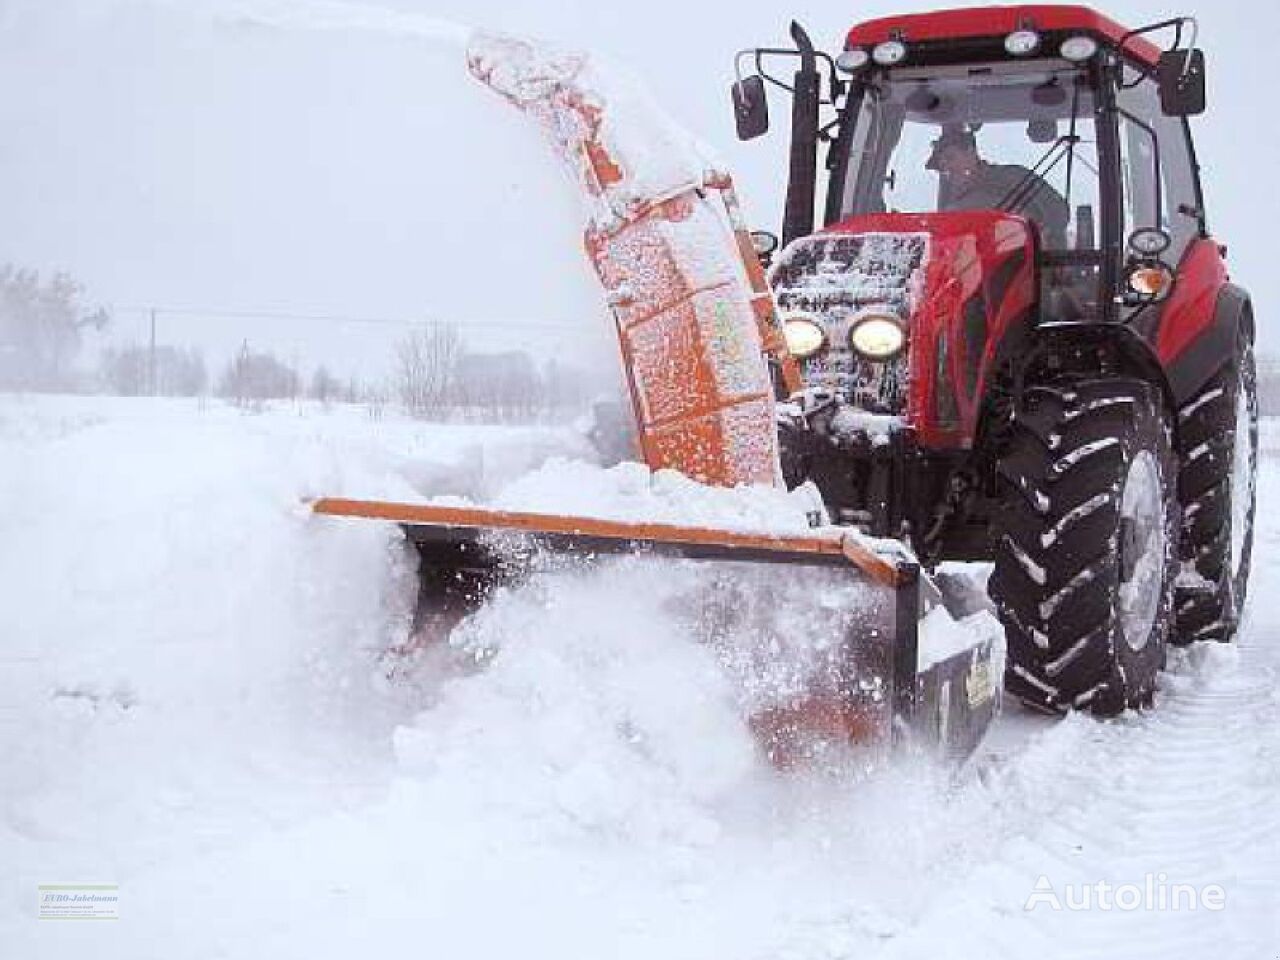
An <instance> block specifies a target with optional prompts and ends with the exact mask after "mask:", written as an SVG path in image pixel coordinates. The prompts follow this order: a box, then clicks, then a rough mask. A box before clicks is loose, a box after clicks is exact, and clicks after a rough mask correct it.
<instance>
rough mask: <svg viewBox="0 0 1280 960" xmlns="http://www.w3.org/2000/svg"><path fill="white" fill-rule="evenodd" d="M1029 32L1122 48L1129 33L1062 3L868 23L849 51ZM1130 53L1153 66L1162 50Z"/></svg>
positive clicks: (1141, 45) (1142, 45)
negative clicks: (1062, 33)
mask: <svg viewBox="0 0 1280 960" xmlns="http://www.w3.org/2000/svg"><path fill="white" fill-rule="evenodd" d="M1026 27H1029V28H1031V29H1033V30H1039V31H1058V30H1066V31H1079V32H1080V33H1090V34H1093V35H1095V36H1097V37H1099V38H1101V39H1103V40H1105V41H1108V42H1110V43H1111V44H1113V45H1115V44H1119V43H1120V41H1121V40H1122V39H1123V38H1124V35H1125V34H1126V33H1128V32H1129V31H1128V30H1127V29H1126V28H1125V27H1122V26H1121V25H1120V24H1118V23H1116V22H1115V21H1114V20H1112V19H1110V18H1109V17H1104V16H1103V15H1102V14H1100V13H1098V12H1097V11H1095V10H1091V9H1090V8H1089V7H1082V6H1064V5H1059V4H1053V5H1031V6H1017V7H970V8H967V9H961V10H937V11H934V12H933V13H913V14H902V15H899V16H893V17H881V18H880V19H878V20H868V21H866V22H865V23H860V24H858V25H857V26H855V27H854V28H853V29H852V30H850V31H849V37H848V39H847V41H846V46H848V47H863V46H865V47H871V46H875V45H876V44H877V43H881V42H883V41H885V40H889V39H891V38H892V37H894V36H897V37H898V38H899V39H901V40H903V41H904V42H906V43H907V44H910V43H911V41H912V40H953V39H960V38H965V37H1001V36H1004V35H1005V34H1008V33H1012V32H1013V31H1014V30H1019V29H1022V28H1026ZM1125 50H1126V52H1128V53H1130V54H1132V55H1133V56H1135V57H1137V58H1138V59H1139V60H1143V61H1145V62H1146V63H1148V64H1150V65H1152V66H1154V65H1155V63H1156V61H1157V60H1159V59H1160V48H1159V47H1157V46H1156V45H1155V44H1153V43H1152V42H1151V41H1150V40H1147V39H1146V38H1145V37H1133V38H1132V39H1130V40H1129V42H1128V43H1126V44H1125Z"/></svg>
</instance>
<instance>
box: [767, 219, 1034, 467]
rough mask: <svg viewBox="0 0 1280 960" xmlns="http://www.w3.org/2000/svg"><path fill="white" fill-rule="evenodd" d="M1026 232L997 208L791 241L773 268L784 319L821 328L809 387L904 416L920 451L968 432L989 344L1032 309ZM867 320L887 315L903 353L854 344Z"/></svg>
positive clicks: (858, 223)
mask: <svg viewBox="0 0 1280 960" xmlns="http://www.w3.org/2000/svg"><path fill="white" fill-rule="evenodd" d="M1034 265H1035V234H1034V231H1033V230H1032V228H1031V227H1030V225H1029V224H1028V222H1027V221H1026V220H1025V219H1024V218H1022V217H1018V216H1013V215H1010V214H1004V213H998V212H994V211H985V210H984V211H963V212H953V213H928V214H899V213H891V214H873V215H866V216H858V217H851V218H849V219H848V220H844V221H841V222H840V223H837V224H834V225H832V226H831V227H828V228H827V229H826V230H823V231H821V232H819V233H815V234H812V235H810V236H807V237H803V238H801V239H799V240H796V241H795V242H794V243H791V244H790V245H788V246H787V248H786V249H785V250H784V251H783V252H782V254H781V255H780V257H779V258H778V261H777V262H776V263H775V264H774V266H773V269H772V270H771V272H770V282H771V283H772V285H773V288H774V294H775V297H776V299H777V302H778V307H779V309H780V311H781V314H782V317H783V319H784V321H785V320H786V319H788V318H793V317H797V316H800V317H806V318H809V319H812V320H815V321H816V322H817V323H819V324H820V325H821V327H822V328H823V330H824V332H825V334H826V340H825V344H824V346H823V348H822V349H821V350H819V351H818V352H817V353H815V354H814V355H813V356H811V357H809V358H808V359H806V360H805V361H803V363H802V371H803V376H804V382H805V387H806V389H817V390H824V391H830V392H831V393H833V394H834V395H835V396H836V397H838V398H839V399H840V400H841V401H843V402H845V403H849V404H851V405H853V406H854V407H855V408H857V409H860V410H863V411H866V412H867V413H871V414H887V415H893V416H898V417H902V418H904V419H905V421H906V422H907V423H908V424H909V425H910V426H912V427H913V428H914V429H915V430H916V432H917V435H918V436H919V439H920V441H921V443H923V444H924V445H926V446H955V445H965V444H967V442H968V438H970V437H972V436H973V435H974V427H975V426H976V422H977V416H978V409H979V407H980V405H981V401H982V396H983V391H984V388H985V386H986V382H987V379H988V375H989V372H990V370H991V367H992V364H993V363H994V362H995V360H996V347H997V345H999V344H1002V343H1005V342H1006V336H1005V335H1006V333H1008V332H1009V329H1010V327H1011V326H1013V325H1016V324H1025V323H1027V322H1029V319H1030V315H1031V311H1032V309H1033V308H1034V306H1035V299H1036V284H1035V271H1034ZM868 316H892V317H896V318H897V319H898V321H899V322H900V323H902V324H903V325H904V327H905V329H906V333H907V336H906V343H905V346H904V347H903V349H902V350H901V352H899V353H898V354H897V355H895V356H893V357H891V358H889V359H885V360H871V359H868V358H867V357H866V356H863V355H862V354H860V353H859V352H858V351H857V350H856V349H855V348H854V347H853V346H852V343H851V334H852V332H853V330H854V328H855V327H857V326H858V325H859V323H861V322H863V321H864V319H865V318H867V317H868Z"/></svg>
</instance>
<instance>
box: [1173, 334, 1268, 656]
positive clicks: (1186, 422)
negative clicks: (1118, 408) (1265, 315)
mask: <svg viewBox="0 0 1280 960" xmlns="http://www.w3.org/2000/svg"><path fill="white" fill-rule="evenodd" d="M1178 428H1179V429H1178V445H1179V455H1180V460H1181V464H1182V467H1181V472H1180V473H1179V476H1178V493H1179V499H1180V500H1181V501H1182V504H1183V513H1182V564H1183V570H1182V575H1181V576H1180V577H1179V578H1178V594H1177V601H1176V608H1177V631H1176V635H1175V642H1178V643H1191V642H1192V641H1195V640H1218V641H1230V640H1232V639H1234V638H1235V633H1236V629H1237V627H1238V626H1239V624H1240V616H1241V614H1242V613H1243V612H1244V602H1245V595H1246V591H1247V587H1248V584H1249V565H1250V560H1251V558H1252V554H1253V517H1254V506H1255V503H1254V501H1255V475H1256V472H1257V467H1258V391H1257V380H1256V372H1255V368H1254V360H1253V344H1252V343H1250V342H1249V340H1248V338H1247V335H1246V334H1244V333H1242V334H1241V337H1240V342H1239V344H1238V345H1237V349H1236V354H1235V356H1234V357H1233V358H1232V360H1231V362H1230V363H1228V364H1227V365H1226V366H1225V367H1224V368H1223V369H1222V370H1221V371H1220V372H1219V373H1218V375H1217V376H1215V377H1214V378H1213V379H1212V380H1210V381H1209V383H1208V384H1206V385H1205V387H1204V389H1203V390H1201V391H1200V392H1199V393H1198V394H1197V395H1196V396H1195V397H1194V398H1193V399H1192V400H1191V401H1190V402H1188V403H1187V404H1185V405H1184V406H1183V408H1182V409H1181V410H1180V411H1179V412H1178Z"/></svg>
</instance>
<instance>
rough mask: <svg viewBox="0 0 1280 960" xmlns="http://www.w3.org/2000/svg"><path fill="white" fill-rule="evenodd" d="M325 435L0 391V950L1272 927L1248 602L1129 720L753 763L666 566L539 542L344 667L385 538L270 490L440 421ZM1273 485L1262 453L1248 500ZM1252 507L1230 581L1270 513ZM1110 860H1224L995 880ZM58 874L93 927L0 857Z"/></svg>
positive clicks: (384, 479)
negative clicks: (937, 753) (1238, 634)
mask: <svg viewBox="0 0 1280 960" xmlns="http://www.w3.org/2000/svg"><path fill="white" fill-rule="evenodd" d="M354 426H355V424H348V425H346V426H343V425H341V423H339V424H334V423H332V422H331V421H328V420H326V418H323V417H319V416H298V415H297V413H296V412H285V411H276V412H274V413H269V414H264V415H262V416H256V417H254V416H250V417H246V416H242V415H240V414H239V413H236V412H234V411H226V410H219V409H217V408H214V409H211V410H208V411H203V412H202V411H200V410H198V409H197V408H195V407H194V406H193V405H192V406H184V405H179V404H175V405H166V404H155V403H152V402H149V401H141V402H139V403H136V404H130V403H124V404H92V403H90V404H86V403H84V402H81V401H75V402H67V401H57V400H46V399H42V400H39V401H15V400H12V399H5V400H3V401H2V402H0V457H2V458H3V462H4V464H5V469H4V470H3V471H0V534H2V535H3V538H4V543H5V546H6V549H5V550H4V551H2V552H0V590H3V591H4V594H3V596H2V597H0V599H2V600H3V609H5V610H6V611H18V612H19V614H20V616H18V617H13V616H10V617H9V618H8V619H6V620H5V622H4V627H5V641H6V642H5V645H4V647H3V649H2V650H0V656H3V657H4V658H5V659H4V662H3V664H2V666H3V669H0V738H2V740H0V748H2V749H0V764H2V765H3V766H2V767H0V862H3V863H4V864H5V865H6V868H7V869H6V872H5V875H4V877H3V878H2V879H0V943H3V944H4V946H5V948H6V951H7V953H12V954H13V955H15V956H19V955H21V956H41V957H73V956H84V955H89V954H91V955H94V956H101V957H108V958H112V957H120V958H136V957H139V956H159V955H163V956H166V957H176V958H188V957H189V958H205V957H210V958H212V957H259V956H269V955H274V954H279V955H284V956H310V957H349V956H351V955H353V954H357V955H377V956H399V955H403V954H406V953H409V952H419V953H420V952H422V951H423V950H429V951H434V952H442V953H451V954H459V955H466V956H479V957H489V956H506V955H511V954H515V953H519V954H520V955H521V956H527V957H533V958H539V957H560V958H563V957H565V956H595V955H600V954H605V955H608V956H611V957H618V958H620V960H632V958H635V960H653V958H654V957H666V956H681V957H690V958H695V957H713V956H715V957H720V956H726V955H728V956H736V957H747V958H756V957H759V958H765V957H779V956H782V957H796V958H809V957H824V958H833V960H838V958H844V957H855V956H856V957H866V956H894V957H935V956H938V955H939V954H943V953H947V952H948V951H950V952H952V953H955V954H957V955H965V956H970V955H979V954H981V955H983V956H994V957H1009V958H1015V957H1016V958H1023V957H1025V956H1026V953H1027V950H1028V949H1030V948H1032V947H1034V948H1035V949H1036V950H1038V951H1040V953H1041V954H1042V955H1044V956H1046V957H1057V956H1062V957H1067V956H1078V955H1080V954H1081V952H1086V951H1085V948H1088V947H1094V948H1096V947H1098V946H1099V945H1100V944H1101V945H1105V947H1106V949H1110V945H1112V944H1115V943H1131V942H1136V941H1135V938H1137V942H1143V943H1146V944H1148V946H1149V947H1150V949H1151V951H1152V952H1153V953H1158V954H1159V955H1160V956H1163V957H1179V956H1195V955H1201V954H1203V952H1204V950H1205V949H1208V948H1210V947H1213V948H1216V949H1218V950H1219V951H1220V952H1221V951H1222V950H1225V951H1226V952H1227V953H1230V954H1232V955H1241V956H1243V955H1254V954H1256V953H1259V952H1260V950H1261V949H1263V948H1264V947H1265V946H1266V945H1268V944H1271V943H1273V941H1274V938H1273V937H1272V936H1271V933H1270V931H1271V929H1272V928H1273V920H1274V902H1273V901H1274V895H1273V893H1274V882H1275V862H1276V854H1277V853H1278V852H1280V844H1278V840H1280V821H1277V810H1278V809H1280V808H1278V807H1277V805H1276V804H1275V803H1274V797H1275V795H1276V789H1277V783H1276V777H1275V764H1274V762H1273V761H1274V756H1275V753H1276V749H1277V742H1276V731H1277V729H1280V728H1278V727H1277V725H1276V711H1277V706H1278V704H1277V701H1276V697H1275V693H1274V689H1273V676H1274V672H1275V651H1276V650H1277V649H1280V647H1277V645H1276V643H1275V642H1274V640H1275V638H1274V637H1272V636H1271V635H1270V634H1271V633H1272V632H1274V631H1273V630H1272V629H1271V628H1270V627H1269V626H1268V625H1267V621H1266V618H1265V617H1261V618H1255V621H1254V624H1253V626H1252V627H1251V628H1250V629H1251V630H1252V631H1253V632H1252V633H1251V634H1250V636H1248V637H1246V642H1245V644H1244V645H1243V646H1242V647H1241V648H1240V649H1239V650H1228V649H1224V648H1217V647H1210V648H1197V649H1196V650H1194V651H1192V652H1191V653H1189V654H1185V655H1176V656H1174V657H1172V658H1171V669H1172V671H1173V672H1172V673H1171V674H1169V675H1166V677H1165V678H1164V680H1163V681H1162V691H1161V704H1160V710H1159V711H1158V712H1156V713H1154V714H1150V715H1144V716H1126V717H1123V718H1120V719H1118V720H1116V721H1113V722H1109V723H1097V722H1094V721H1091V720H1089V719H1088V718H1084V717H1071V718H1068V719H1067V720H1065V721H1063V722H1056V721H1053V720H1050V719H1048V718H1043V717H1038V716H1033V715H1029V714H1025V713H1021V712H1019V711H1017V710H1016V708H1015V709H1014V710H1013V711H1012V712H1011V714H1010V716H1008V717H1007V718H1006V719H1005V720H1004V722H1003V723H1002V725H1001V726H1000V727H999V729H998V730H997V731H996V736H995V738H994V739H993V741H992V742H991V743H990V744H989V746H988V747H987V748H985V749H984V752H983V753H982V755H981V756H979V757H978V758H976V759H975V760H974V761H973V764H972V766H971V767H970V768H969V770H967V771H961V772H960V773H959V774H958V775H957V774H955V773H954V772H950V771H947V772H940V771H937V770H934V769H932V768H929V767H923V768H921V767H916V766H914V765H912V764H910V763H906V764H903V765H899V766H896V767H895V768H893V769H890V770H888V771H884V772H883V773H882V774H881V775H879V776H877V777H876V778H874V779H872V780H870V781H862V782H859V780H858V778H857V776H856V775H854V774H852V773H849V772H846V773H844V774H837V775H834V776H827V777H812V776H808V775H803V774H802V775H791V776H786V777H782V776H779V775H778V774H776V773H775V772H774V771H772V770H771V769H770V768H769V767H768V766H767V765H766V764H763V763H762V762H761V761H760V760H759V758H758V756H757V755H756V752H755V747H754V743H753V741H752V740H751V738H750V736H749V733H748V731H747V730H746V728H745V726H744V724H743V723H742V720H741V717H742V709H743V702H744V701H743V697H742V694H741V692H740V687H739V684H738V675H737V674H735V672H734V664H733V662H732V660H731V658H729V659H726V657H725V655H724V651H725V650H729V651H732V650H733V649H734V647H733V646H732V644H730V645H729V646H727V647H717V646H716V645H715V644H699V643H695V642H692V639H691V638H692V637H693V636H695V635H697V629H696V628H697V626H698V619H697V617H696V616H694V614H696V612H697V611H696V610H691V609H690V608H689V607H688V606H687V605H686V604H683V603H682V600H683V598H685V597H686V596H688V595H690V594H691V593H693V592H695V588H697V587H698V586H700V584H699V583H698V581H697V577H696V575H695V574H693V573H692V572H691V568H689V567H676V568H671V567H669V566H657V565H649V564H646V563H645V562H643V561H639V560H628V561H625V562H619V563H613V564H605V565H601V566H600V567H598V568H597V569H596V570H594V571H592V572H588V571H575V570H572V569H570V570H566V571H564V572H563V573H562V574H560V575H558V576H557V577H555V578H550V579H548V580H546V581H545V582H544V584H543V586H542V587H541V588H539V589H529V590H513V591H509V592H507V593H504V594H503V595H502V596H501V597H500V598H498V600H497V602H495V603H494V604H493V605H491V606H490V607H489V608H488V609H486V611H485V613H484V614H483V615H482V616H480V617H477V618H475V619H474V620H473V621H472V622H471V623H470V624H468V625H467V626H466V627H465V628H464V630H463V634H462V637H461V638H460V642H459V644H458V645H457V651H458V652H459V653H460V654H464V655H465V657H464V658H462V662H461V663H459V664H456V665H455V666H456V670H455V671H454V672H449V673H446V672H439V673H434V674H432V675H431V676H429V677H419V678H418V679H419V681H420V685H418V686H415V685H412V684H410V685H395V686H390V687H388V686H387V685H386V684H384V683H381V682H374V681H379V680H380V678H381V675H382V674H381V670H380V669H379V666H378V663H377V657H376V653H375V650H374V649H373V648H374V647H375V646H377V645H379V644H381V643H383V642H385V641H386V639H387V638H388V637H389V636H394V637H398V636H401V634H399V632H398V631H399V629H400V628H401V627H402V626H403V620H404V617H405V616H406V613H407V605H408V602H409V597H410V596H411V593H412V585H411V583H410V582H409V579H411V571H410V570H408V569H406V567H405V564H404V559H405V558H404V555H403V552H401V551H399V550H398V549H397V548H393V544H394V540H395V537H394V534H393V533H392V532H391V531H390V530H387V529H386V528H381V527H379V526H378V525H376V524H356V523H339V522H332V523H330V522H315V521H314V520H312V519H309V518H307V517H306V516H305V514H303V513H302V512H300V511H299V509H298V504H297V497H298V496H299V495H301V494H302V493H306V492H311V491H312V490H313V488H316V487H320V486H328V484H329V483H330V482H332V481H341V482H343V483H364V482H367V483H372V484H377V483H383V484H386V485H387V487H388V488H389V489H390V488H394V487H396V486H397V485H399V484H401V483H403V482H404V481H403V480H402V479H401V478H400V477H399V476H398V475H397V474H396V472H395V471H394V470H386V465H387V463H389V462H393V461H394V460H395V459H396V457H398V456H400V455H401V454H402V453H403V452H404V450H405V449H407V448H409V447H410V446H416V447H417V449H418V451H419V456H420V457H421V458H422V459H430V458H431V455H432V451H433V450H435V451H436V452H437V453H440V454H441V455H448V453H449V451H450V450H454V449H457V447H458V444H459V443H460V441H459V440H458V439H457V438H456V437H451V435H450V431H449V430H447V429H445V430H437V429H434V428H423V427H420V426H419V427H413V428H411V429H407V430H406V432H405V434H404V435H400V436H397V434H398V433H399V431H398V429H391V428H389V427H383V426H378V427H372V428H371V427H369V426H368V425H367V424H365V423H363V422H362V421H361V422H360V426H361V428H362V430H361V431H360V433H361V435H362V436H363V437H364V441H363V442H361V441H358V440H357V439H356V438H355V436H354V435H348V427H354ZM477 432H487V431H477ZM354 433H355V431H354V430H352V434H354ZM499 433H501V431H499ZM371 434H372V436H371ZM410 434H411V435H412V436H413V437H414V438H415V439H414V442H413V443H412V444H409V443H406V442H405V438H406V437H407V436H408V435H410ZM476 439H478V438H476ZM384 445H385V447H384ZM380 447H384V449H391V450H392V453H394V454H395V456H392V457H389V458H386V459H381V458H380V455H378V454H377V451H378V449H379V448H380ZM1263 449H1264V450H1273V449H1274V445H1272V446H1266V445H1264V447H1263ZM1273 460H1274V458H1272V460H1271V461H1268V462H1269V464H1270V466H1271V470H1272V471H1274V463H1273ZM563 469H565V468H564V467H562V466H559V465H555V466H548V467H547V476H548V477H550V476H551V475H553V474H554V473H555V472H556V471H560V470H563ZM384 471H385V473H384ZM366 473H367V474H370V475H369V476H363V475H364V474H366ZM562 476H563V475H562ZM646 486H647V484H646ZM1276 486H1277V483H1276V481H1275V474H1274V472H1272V473H1270V474H1269V475H1268V478H1265V479H1264V483H1263V484H1262V491H1263V494H1264V496H1265V495H1266V494H1268V493H1274V492H1278V491H1277V490H1275V489H1272V488H1274V487H1276ZM519 487H520V484H519V483H517V484H515V485H513V486H511V487H510V488H509V489H516V490H518V489H519ZM562 492H563V493H564V496H565V497H570V498H571V497H572V496H573V491H572V490H568V489H566V490H563V491H562ZM512 495H513V496H514V494H512ZM644 495H645V496H649V495H651V493H645V494H644ZM530 496H532V494H530ZM546 496H548V497H549V496H550V493H549V492H548V493H547V494H546ZM610 496H611V495H610ZM1262 522H1263V524H1264V526H1263V527H1262V528H1261V529H1260V533H1259V543H1260V545H1261V547H1260V550H1261V551H1263V552H1262V553H1260V559H1259V563H1258V568H1257V569H1258V574H1257V575H1258V576H1259V578H1260V579H1259V580H1258V581H1257V582H1256V583H1255V596H1256V597H1259V598H1265V597H1266V596H1267V591H1268V590H1269V589H1271V588H1272V587H1274V586H1275V584H1274V583H1272V580H1273V579H1274V578H1275V576H1276V573H1277V569H1276V567H1275V564H1274V563H1273V562H1271V561H1269V560H1266V559H1264V558H1266V557H1267V556H1269V554H1267V553H1266V552H1265V551H1268V550H1271V549H1272V548H1273V547H1274V546H1275V544H1276V543H1277V542H1280V541H1278V535H1277V532H1276V531H1275V530H1274V529H1271V528H1269V527H1267V526H1265V524H1266V518H1265V516H1264V517H1263V518H1262ZM805 586H806V585H805V584H798V585H796V587H795V588H796V590H797V596H802V594H801V592H800V591H802V590H803V589H804V587H805ZM807 586H808V588H809V589H810V590H813V589H814V585H813V584H812V583H809V584H807ZM728 601H729V602H728V603H726V604H724V605H722V606H723V607H724V608H727V609H729V610H733V609H735V608H736V607H737V606H738V604H737V603H736V598H735V597H734V596H733V595H729V597H728ZM1263 612H1264V613H1265V607H1264V608H1263ZM810 615H811V616H812V615H813V614H812V613H811V614H810ZM468 658H469V660H470V662H469V663H468V662H467V659H468ZM477 660H478V661H479V663H477V662H476V661H477ZM726 663H728V667H729V668H728V669H726ZM476 666H483V669H475V668H476ZM14 718H16V719H17V721H18V722H17V723H13V722H12V721H13V719H14ZM1188 745H1191V747H1192V748H1191V749H1189V748H1188ZM1206 810H1212V811H1213V814H1212V816H1211V817H1209V819H1208V820H1206V814H1205V811H1206ZM1144 871H1151V872H1155V871H1163V872H1164V873H1165V874H1166V875H1167V876H1168V877H1169V879H1170V881H1171V882H1193V883H1202V884H1203V883H1208V882H1218V883H1222V884H1224V885H1225V886H1226V888H1227V898H1228V910H1227V911H1225V912H1223V913H1217V914H1207V913H1204V912H1198V913H1194V914H1193V913H1183V914H1178V915H1173V914H1168V913H1164V914H1150V913H1141V912H1139V913H1132V912H1128V913H1126V912H1118V911H1110V912H1096V911H1095V912H1093V913H1089V914H1084V913H1079V912H1059V913H1052V912H1049V913H1046V912H1044V911H1037V912H1034V913H1033V912H1027V911H1025V910H1023V904H1024V903H1025V900H1026V897H1027V896H1028V894H1029V892H1030V891H1031V890H1032V889H1033V886H1034V884H1035V882H1036V880H1037V877H1038V876H1039V875H1041V874H1048V875H1049V876H1050V877H1051V878H1052V879H1053V881H1054V882H1055V883H1056V884H1058V885H1059V888H1061V885H1062V884H1063V883H1065V882H1068V881H1076V880H1078V881H1080V882H1096V881H1097V880H1106V881H1108V882H1111V883H1113V884H1115V883H1130V882H1135V881H1141V879H1142V874H1143V872H1144ZM89 877H92V878H97V879H102V880H105V881H113V882H118V883H120V885H121V892H122V896H123V902H122V909H123V915H124V919H122V921H121V922H120V923H118V924H55V923H37V922H36V921H35V920H34V919H33V918H32V917H33V912H34V906H33V887H34V885H35V883H37V882H39V881H46V882H47V881H49V880H54V879H84V878H89Z"/></svg>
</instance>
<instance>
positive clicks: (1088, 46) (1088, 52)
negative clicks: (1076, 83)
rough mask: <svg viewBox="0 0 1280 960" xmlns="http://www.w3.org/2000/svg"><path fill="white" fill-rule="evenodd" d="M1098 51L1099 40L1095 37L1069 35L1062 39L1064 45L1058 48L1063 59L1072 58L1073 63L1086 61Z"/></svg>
mask: <svg viewBox="0 0 1280 960" xmlns="http://www.w3.org/2000/svg"><path fill="white" fill-rule="evenodd" d="M1097 52H1098V41H1097V40H1095V39H1093V37H1085V36H1079V37H1067V39H1065V40H1063V41H1062V46H1060V47H1059V48H1058V53H1060V54H1062V59H1063V60H1070V61H1071V62H1072V63H1084V61H1086V60H1088V59H1089V58H1090V57H1092V56H1093V55H1094V54H1095V53H1097Z"/></svg>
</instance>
